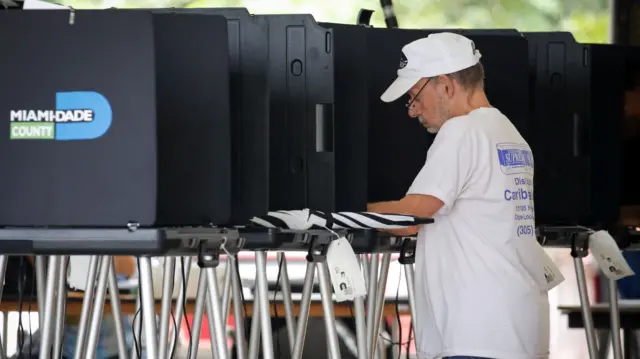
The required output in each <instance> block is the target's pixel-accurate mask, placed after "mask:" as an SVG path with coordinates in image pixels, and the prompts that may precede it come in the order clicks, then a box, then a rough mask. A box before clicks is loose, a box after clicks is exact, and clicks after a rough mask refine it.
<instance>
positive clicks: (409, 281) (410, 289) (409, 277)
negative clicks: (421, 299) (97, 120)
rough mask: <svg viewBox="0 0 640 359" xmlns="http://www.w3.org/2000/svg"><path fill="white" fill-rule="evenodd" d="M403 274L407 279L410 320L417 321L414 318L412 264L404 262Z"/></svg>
mask: <svg viewBox="0 0 640 359" xmlns="http://www.w3.org/2000/svg"><path fill="white" fill-rule="evenodd" d="M403 267H404V275H405V278H406V280H407V293H408V296H409V311H410V312H411V321H412V322H413V323H417V320H416V309H415V308H416V287H415V282H414V280H415V279H414V268H413V264H404V265H403Z"/></svg>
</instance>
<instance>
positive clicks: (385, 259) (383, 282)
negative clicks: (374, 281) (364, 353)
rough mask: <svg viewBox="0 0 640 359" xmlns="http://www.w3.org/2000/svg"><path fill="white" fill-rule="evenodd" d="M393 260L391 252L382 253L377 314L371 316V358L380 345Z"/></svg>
mask: <svg viewBox="0 0 640 359" xmlns="http://www.w3.org/2000/svg"><path fill="white" fill-rule="evenodd" d="M390 262H391V253H385V254H383V255H382V265H381V266H380V279H379V280H378V288H377V292H376V298H375V308H376V312H375V316H374V317H373V318H371V321H373V325H374V328H373V334H374V337H372V338H371V343H372V351H371V352H370V353H369V359H373V358H374V357H375V354H376V353H375V348H377V347H378V345H377V344H378V338H379V335H380V324H381V322H382V312H383V308H384V295H385V291H386V289H387V278H388V276H389V264H390Z"/></svg>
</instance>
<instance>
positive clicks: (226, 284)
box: [220, 256, 232, 358]
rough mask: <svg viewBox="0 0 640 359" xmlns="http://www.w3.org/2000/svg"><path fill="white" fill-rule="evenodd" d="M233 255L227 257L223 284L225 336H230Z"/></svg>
mask: <svg viewBox="0 0 640 359" xmlns="http://www.w3.org/2000/svg"><path fill="white" fill-rule="evenodd" d="M230 258H231V257H230V256H228V257H227V262H226V263H227V264H226V266H225V268H224V279H223V284H222V307H221V309H220V310H222V324H223V326H224V328H223V329H224V333H225V338H227V337H228V334H229V333H228V332H227V323H228V322H229V307H230V306H229V303H230V302H231V294H232V291H231V266H230V265H229V262H230V261H231V260H232V259H230ZM230 357H231V348H229V347H228V346H227V358H230Z"/></svg>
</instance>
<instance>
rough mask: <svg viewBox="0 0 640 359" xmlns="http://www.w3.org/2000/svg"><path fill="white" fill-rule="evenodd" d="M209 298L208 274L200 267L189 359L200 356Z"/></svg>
mask: <svg viewBox="0 0 640 359" xmlns="http://www.w3.org/2000/svg"><path fill="white" fill-rule="evenodd" d="M206 299H207V276H206V274H205V272H204V270H203V269H200V276H199V277H198V291H197V293H196V303H195V308H194V310H193V326H192V327H191V344H190V348H189V351H190V354H191V355H190V357H189V358H187V359H196V358H197V357H198V347H199V346H200V345H199V343H198V342H199V341H200V331H201V330H202V317H203V316H204V306H205V301H206Z"/></svg>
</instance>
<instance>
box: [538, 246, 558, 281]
mask: <svg viewBox="0 0 640 359" xmlns="http://www.w3.org/2000/svg"><path fill="white" fill-rule="evenodd" d="M537 247H538V256H539V257H540V261H541V262H542V268H543V269H544V279H545V280H546V281H547V290H551V289H553V288H555V287H557V286H558V285H559V284H560V283H562V282H564V276H563V275H562V272H561V271H560V268H558V266H557V265H556V262H554V261H553V259H552V258H551V257H550V256H549V255H548V254H547V252H545V250H544V248H543V247H542V245H541V244H538V246H537Z"/></svg>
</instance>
